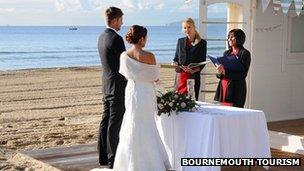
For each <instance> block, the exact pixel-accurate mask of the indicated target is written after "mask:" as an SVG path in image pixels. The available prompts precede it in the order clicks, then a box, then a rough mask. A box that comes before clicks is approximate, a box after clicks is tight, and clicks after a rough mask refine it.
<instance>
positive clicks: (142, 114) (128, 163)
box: [100, 52, 171, 171]
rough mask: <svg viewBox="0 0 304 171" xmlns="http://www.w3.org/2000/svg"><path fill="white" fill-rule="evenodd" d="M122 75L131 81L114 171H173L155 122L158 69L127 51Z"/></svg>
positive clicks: (121, 61)
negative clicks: (133, 56) (134, 57)
mask: <svg viewBox="0 0 304 171" xmlns="http://www.w3.org/2000/svg"><path fill="white" fill-rule="evenodd" d="M119 72H120V73H121V74H122V75H124V76H125V77H126V79H128V84H127V87H126V93H125V106H126V112H125V114H124V118H123V122H122V125H121V129H120V135H119V144H118V147H117V151H116V156H115V162H114V168H113V170H115V171H143V170H144V171H165V170H166V169H170V168H171V166H170V163H169V159H168V156H167V153H166V151H165V147H164V145H163V143H162V141H161V138H160V136H159V133H158V130H157V127H156V122H155V117H157V116H156V111H157V107H156V94H155V88H154V81H155V80H157V79H158V75H159V73H158V70H157V66H156V65H149V64H144V63H141V62H139V61H137V60H135V59H132V58H130V57H129V56H128V55H127V53H126V52H123V53H122V54H121V59H120V70H119ZM100 170H104V169H100Z"/></svg>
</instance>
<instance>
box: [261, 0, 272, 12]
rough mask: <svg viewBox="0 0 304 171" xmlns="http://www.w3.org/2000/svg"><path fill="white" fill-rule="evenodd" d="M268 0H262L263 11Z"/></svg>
mask: <svg viewBox="0 0 304 171" xmlns="http://www.w3.org/2000/svg"><path fill="white" fill-rule="evenodd" d="M269 2H270V0H262V8H263V12H265V10H266V9H267V7H268V4H269Z"/></svg>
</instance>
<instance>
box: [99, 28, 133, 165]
mask: <svg viewBox="0 0 304 171" xmlns="http://www.w3.org/2000/svg"><path fill="white" fill-rule="evenodd" d="M125 50H126V48H125V45H124V42H123V39H122V37H121V36H119V35H118V34H117V33H116V32H115V31H114V30H112V29H110V28H107V29H105V31H104V32H103V33H102V34H101V35H100V37H99V40H98V51H99V56H100V60H101V64H102V68H103V71H102V87H103V88H102V92H103V115H102V118H101V122H100V126H99V137H98V151H99V163H100V164H101V165H107V164H108V165H109V167H110V168H112V167H113V164H114V158H115V153H116V148H117V145H118V141H119V130H120V126H121V123H122V118H123V114H124V112H125V104H124V98H125V97H124V95H125V87H126V83H127V81H126V79H125V77H124V76H123V75H121V74H120V73H119V64H120V59H119V58H120V54H121V53H122V52H123V51H125Z"/></svg>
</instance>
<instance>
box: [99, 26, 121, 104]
mask: <svg viewBox="0 0 304 171" xmlns="http://www.w3.org/2000/svg"><path fill="white" fill-rule="evenodd" d="M125 50H126V48H125V45H124V41H123V39H122V37H121V36H120V35H118V34H117V33H116V32H115V31H114V30H112V29H110V28H107V29H105V31H104V32H103V33H102V34H101V35H100V37H99V40H98V51H99V56H100V60H101V64H102V68H103V71H102V84H103V95H104V98H105V99H107V100H111V99H113V98H116V97H117V96H124V90H125V86H126V79H125V78H124V76H122V75H121V74H120V73H119V72H118V71H119V64H120V60H119V58H120V54H121V53H122V52H123V51H125ZM115 96H116V97H115Z"/></svg>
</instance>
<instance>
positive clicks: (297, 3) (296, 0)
mask: <svg viewBox="0 0 304 171" xmlns="http://www.w3.org/2000/svg"><path fill="white" fill-rule="evenodd" d="M294 3H295V7H296V13H297V15H298V16H299V15H300V13H301V12H302V8H303V5H304V1H302V0H294Z"/></svg>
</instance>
